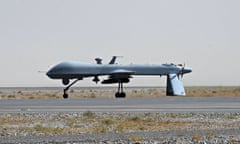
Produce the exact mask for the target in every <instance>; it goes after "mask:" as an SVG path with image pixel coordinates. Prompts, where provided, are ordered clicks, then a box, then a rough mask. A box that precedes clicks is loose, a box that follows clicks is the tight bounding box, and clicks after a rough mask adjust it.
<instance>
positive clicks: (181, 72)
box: [178, 63, 185, 79]
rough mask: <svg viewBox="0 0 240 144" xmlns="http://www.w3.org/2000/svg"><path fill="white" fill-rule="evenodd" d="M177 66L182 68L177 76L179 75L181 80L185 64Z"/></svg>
mask: <svg viewBox="0 0 240 144" xmlns="http://www.w3.org/2000/svg"><path fill="white" fill-rule="evenodd" d="M178 66H180V67H182V69H181V71H180V73H179V75H181V79H182V78H183V75H184V68H185V63H184V64H178Z"/></svg>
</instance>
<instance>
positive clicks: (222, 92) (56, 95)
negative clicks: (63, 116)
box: [0, 86, 240, 99]
mask: <svg viewBox="0 0 240 144" xmlns="http://www.w3.org/2000/svg"><path fill="white" fill-rule="evenodd" d="M30 89H31V88H30ZM185 89H186V96H187V97H216V96H226V97H227V96H237V97H238V96H239V97H240V86H221V87H220V86H219V87H205V86H198V87H186V88H185ZM115 91H116V88H115V87H109V88H92V87H89V88H78V87H75V88H73V89H70V90H69V95H70V98H115V97H114V95H115ZM125 92H126V94H127V98H161V97H165V96H166V94H165V93H166V92H165V88H157V87H141V88H139V87H136V88H134V87H131V88H125ZM62 93H63V92H62V89H61V88H46V90H45V89H44V88H39V90H38V88H32V90H29V89H28V88H16V89H14V88H11V89H9V90H3V89H0V99H61V98H62Z"/></svg>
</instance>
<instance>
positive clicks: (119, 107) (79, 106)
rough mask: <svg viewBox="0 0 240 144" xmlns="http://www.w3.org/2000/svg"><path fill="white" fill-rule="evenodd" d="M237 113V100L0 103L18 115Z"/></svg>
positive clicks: (3, 110)
mask: <svg viewBox="0 0 240 144" xmlns="http://www.w3.org/2000/svg"><path fill="white" fill-rule="evenodd" d="M84 111H94V112H176V113H179V112H240V97H208V98H207V97H197V98H196V97H166V98H154V99H147V98H129V99H128V98H125V99H107V98H92V99H86V98H83V99H67V100H66V99H49V100H40V99H39V100H0V113H19V112H84Z"/></svg>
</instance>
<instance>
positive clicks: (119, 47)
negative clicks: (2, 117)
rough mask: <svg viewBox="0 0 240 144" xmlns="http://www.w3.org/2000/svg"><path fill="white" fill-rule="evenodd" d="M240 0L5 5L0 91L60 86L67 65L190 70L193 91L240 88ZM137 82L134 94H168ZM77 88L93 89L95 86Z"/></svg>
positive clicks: (14, 0) (15, 0) (24, 1)
mask: <svg viewBox="0 0 240 144" xmlns="http://www.w3.org/2000/svg"><path fill="white" fill-rule="evenodd" d="M239 6H240V1H239V0H1V1H0V50H1V51H0V66H1V72H0V87H25V86H62V84H61V81H58V80H51V79H49V78H48V77H47V76H46V75H45V74H44V73H39V72H38V71H47V70H48V69H49V68H50V67H52V66H53V65H55V64H57V63H60V62H62V61H66V60H79V61H86V62H92V63H95V61H94V58H96V57H102V58H103V62H106V63H107V62H108V61H109V60H110V59H111V56H113V55H119V56H123V58H119V59H118V63H121V64H129V63H134V64H163V63H175V64H179V63H185V64H186V66H188V67H191V68H192V69H193V72H192V73H190V74H187V75H185V76H184V78H183V83H184V85H188V86H205V85H206V86H208V85H213V86H224V85H236V86H239V85H240V77H239V75H238V74H239V73H240V65H239V62H240V56H239V54H240V19H239V14H240V9H239ZM165 81H166V78H165V77H162V78H161V79H160V78H159V77H149V78H148V77H136V78H135V79H132V80H131V83H130V84H128V85H129V86H165ZM78 86H95V84H94V83H93V82H92V81H91V79H86V80H84V81H81V82H80V83H79V84H78Z"/></svg>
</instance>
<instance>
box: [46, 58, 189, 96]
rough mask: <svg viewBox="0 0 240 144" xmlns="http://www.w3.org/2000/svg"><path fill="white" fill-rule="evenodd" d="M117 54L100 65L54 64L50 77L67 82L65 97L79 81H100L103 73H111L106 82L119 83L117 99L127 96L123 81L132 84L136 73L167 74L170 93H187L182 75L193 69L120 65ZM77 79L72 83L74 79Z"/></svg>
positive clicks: (79, 63) (170, 94) (177, 66)
mask: <svg viewBox="0 0 240 144" xmlns="http://www.w3.org/2000/svg"><path fill="white" fill-rule="evenodd" d="M116 58H117V56H113V58H112V59H111V61H110V62H109V63H108V64H102V59H100V58H96V59H95V60H96V61H97V64H92V63H86V62H79V61H67V62H62V63H60V64H57V65H56V66H54V67H52V68H51V69H50V70H49V71H48V72H47V76H48V77H49V78H51V79H61V80H62V83H63V84H64V85H68V86H67V87H66V88H65V89H64V93H63V98H68V93H67V91H68V89H69V88H70V87H71V86H72V85H74V84H75V83H76V82H77V81H79V80H82V79H83V78H86V77H93V81H94V82H96V83H98V82H99V81H100V79H99V76H106V75H107V76H109V77H108V79H105V80H103V81H102V82H101V83H102V84H113V83H118V91H117V92H116V94H115V97H116V98H120V97H121V98H124V97H126V94H125V93H124V91H123V83H128V82H129V81H130V78H132V76H133V75H143V76H148V75H151V76H154V75H156V76H164V75H165V76H167V88H166V95H167V96H184V95H185V90H184V87H183V84H182V82H181V81H180V80H179V77H180V76H181V77H182V76H183V75H184V74H186V73H190V72H192V69H191V68H187V67H185V66H184V65H181V64H179V65H175V64H161V65H136V64H128V65H120V64H116V63H115V61H116ZM72 79H75V80H74V81H72V82H71V83H70V80H72Z"/></svg>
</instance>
